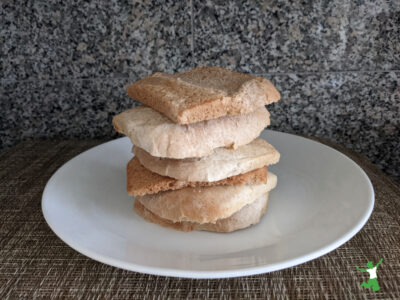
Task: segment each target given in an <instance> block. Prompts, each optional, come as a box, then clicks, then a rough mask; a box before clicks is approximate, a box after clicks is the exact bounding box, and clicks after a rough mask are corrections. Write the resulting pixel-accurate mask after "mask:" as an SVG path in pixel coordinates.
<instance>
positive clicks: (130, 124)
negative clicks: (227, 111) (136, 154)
mask: <svg viewBox="0 0 400 300" xmlns="http://www.w3.org/2000/svg"><path fill="white" fill-rule="evenodd" d="M269 122H270V120H269V112H268V111H267V109H266V108H265V107H261V108H258V109H257V110H256V111H254V112H252V113H249V114H244V115H237V116H225V117H221V118H218V119H214V120H209V121H203V122H198V123H194V124H189V125H178V124H175V123H173V122H172V121H171V120H169V119H168V118H167V117H165V116H163V115H162V114H160V113H159V112H157V111H155V110H153V109H151V108H149V107H143V106H142V107H135V108H133V109H130V110H127V111H124V112H122V113H120V114H119V115H117V116H115V117H114V119H113V125H114V128H115V130H117V131H118V132H120V133H122V134H125V135H127V136H128V137H129V138H130V139H131V141H132V143H133V144H134V145H136V146H138V147H140V148H142V149H144V150H145V151H147V152H148V153H150V154H151V155H152V156H156V157H168V158H175V159H183V158H188V157H203V156H207V155H210V154H212V153H213V152H214V149H216V148H219V147H230V148H234V149H236V148H237V147H239V146H241V145H245V144H248V143H250V142H251V141H252V140H254V139H255V138H257V137H258V136H259V134H260V133H261V131H262V130H263V129H264V128H265V127H266V126H267V125H269Z"/></svg>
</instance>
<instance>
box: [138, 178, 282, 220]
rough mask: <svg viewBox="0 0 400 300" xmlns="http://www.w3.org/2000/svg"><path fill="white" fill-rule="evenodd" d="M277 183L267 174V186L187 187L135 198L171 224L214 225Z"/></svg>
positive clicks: (275, 179)
mask: <svg viewBox="0 0 400 300" xmlns="http://www.w3.org/2000/svg"><path fill="white" fill-rule="evenodd" d="M276 183H277V178H276V175H274V174H272V173H271V172H269V173H268V178H267V183H266V184H258V185H231V186H211V187H196V188H190V187H188V188H183V189H180V190H175V191H167V192H161V193H158V194H153V195H145V196H137V197H135V199H136V200H137V201H139V202H140V203H141V204H142V205H143V206H144V207H145V208H146V209H148V210H149V211H151V212H152V213H154V214H156V215H158V216H160V217H161V218H164V219H167V220H170V221H172V222H182V221H191V222H196V223H200V224H203V223H215V222H216V221H217V220H219V219H224V218H228V217H230V216H231V215H233V214H234V213H235V212H237V211H238V210H240V209H241V208H243V207H244V206H245V205H247V204H249V203H252V202H253V201H254V200H256V199H258V198H259V197H261V196H262V195H264V194H265V193H267V192H269V191H270V190H271V189H273V188H274V187H275V186H276Z"/></svg>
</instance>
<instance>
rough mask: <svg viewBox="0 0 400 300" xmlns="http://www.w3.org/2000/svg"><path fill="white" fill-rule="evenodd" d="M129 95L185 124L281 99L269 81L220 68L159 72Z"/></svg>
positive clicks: (134, 86)
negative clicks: (173, 72) (169, 72)
mask: <svg viewBox="0 0 400 300" xmlns="http://www.w3.org/2000/svg"><path fill="white" fill-rule="evenodd" d="M127 93H128V95H129V96H130V97H131V98H133V99H135V100H137V101H139V102H141V103H143V104H145V105H148V106H150V107H152V108H153V109H155V110H157V111H159V112H161V113H162V114H164V115H166V116H167V117H168V118H170V119H171V120H172V121H173V122H175V123H178V124H181V125H183V124H191V123H195V122H200V121H205V120H211V119H216V118H219V117H222V116H226V115H238V114H247V113H250V112H253V111H255V110H256V109H257V108H259V107H261V106H264V105H267V104H271V103H273V102H276V101H278V100H279V99H280V94H279V92H278V90H277V89H276V88H275V87H274V85H273V84H272V83H271V82H270V81H268V80H267V79H265V78H263V77H256V76H253V75H249V74H243V73H238V72H234V71H231V70H227V69H224V68H220V67H198V68H195V69H193V70H190V71H187V72H182V73H176V74H165V73H155V74H153V75H151V76H149V77H146V78H143V79H141V80H139V81H137V82H135V83H133V84H131V85H129V86H128V87H127Z"/></svg>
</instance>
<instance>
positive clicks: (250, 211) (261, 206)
mask: <svg viewBox="0 0 400 300" xmlns="http://www.w3.org/2000/svg"><path fill="white" fill-rule="evenodd" d="M268 197H269V193H266V194H265V195H263V196H261V197H260V198H258V199H257V200H255V201H254V202H253V203H250V204H247V205H246V206H245V207H243V208H242V209H241V210H239V211H237V212H236V213H234V214H233V215H232V216H230V217H228V218H225V219H219V220H218V221H216V222H215V223H214V224H212V223H204V224H199V223H195V222H189V221H183V222H176V223H174V222H172V221H170V220H167V219H163V218H161V217H159V216H157V215H156V214H154V213H152V212H151V211H150V210H148V209H146V208H145V207H144V206H143V205H142V204H141V203H140V202H139V201H137V200H135V203H134V209H135V211H136V213H137V214H138V215H140V216H141V217H143V218H144V219H145V220H147V221H149V222H152V223H155V224H158V225H161V226H163V227H168V228H172V229H175V230H181V231H185V232H189V231H192V230H203V231H212V232H232V231H236V230H240V229H244V228H247V227H249V226H251V225H254V224H257V223H258V222H259V221H260V219H261V217H262V216H263V215H264V214H265V211H266V209H267V204H268Z"/></svg>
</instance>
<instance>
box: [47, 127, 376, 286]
mask: <svg viewBox="0 0 400 300" xmlns="http://www.w3.org/2000/svg"><path fill="white" fill-rule="evenodd" d="M268 132H272V133H273V134H283V135H288V136H291V137H295V138H300V139H304V140H307V142H311V143H315V144H318V145H319V146H321V145H322V146H323V147H326V148H328V149H330V150H333V151H335V152H336V154H339V155H340V156H341V157H342V158H344V159H346V160H347V161H348V162H350V163H351V164H353V165H354V166H355V167H356V168H357V169H358V171H360V173H361V175H362V176H363V177H364V179H365V180H366V182H367V186H368V188H369V192H370V194H371V197H370V199H369V202H368V204H369V205H368V209H367V211H366V213H365V214H364V215H363V217H362V218H361V219H360V220H359V222H358V223H357V224H356V225H355V226H354V227H353V228H352V229H351V230H350V231H348V232H347V233H346V234H345V235H343V236H341V237H340V238H339V239H336V240H335V241H334V242H332V243H330V244H329V245H327V246H323V247H320V248H318V249H316V250H314V251H312V252H311V253H308V254H304V255H301V256H298V257H296V258H292V259H289V260H285V261H284V262H279V263H275V264H269V265H262V266H255V267H248V268H240V267H239V268H236V269H232V270H217V271H213V270H183V269H173V268H167V267H153V266H146V265H140V264H135V263H131V262H127V261H124V260H121V259H117V258H110V257H108V256H106V255H103V254H98V253H96V252H95V251H93V250H90V249H87V248H86V247H81V246H79V245H78V243H75V242H74V241H73V240H72V239H70V238H68V237H65V236H64V237H63V236H62V235H61V234H60V233H59V232H58V230H57V226H56V225H55V224H53V223H52V222H51V220H50V219H49V217H48V216H46V213H45V210H46V209H45V206H46V201H49V200H46V199H49V197H48V196H47V194H48V193H49V191H48V190H49V186H50V185H51V184H52V182H53V181H54V180H55V177H56V175H57V174H58V173H59V172H61V171H62V169H63V168H65V167H67V165H69V164H70V163H71V162H72V161H73V160H74V159H76V158H78V157H80V156H81V155H84V154H85V153H86V152H89V151H92V150H93V149H96V148H98V147H102V146H104V145H105V144H111V143H118V142H120V141H121V140H123V139H129V138H128V137H120V138H117V139H113V140H110V141H107V142H104V143H101V144H99V145H97V146H94V147H91V148H89V149H87V150H85V151H83V152H81V153H80V154H78V155H76V156H74V157H73V158H71V159H69V160H68V161H67V162H65V163H64V164H63V165H61V166H60V167H59V168H58V169H57V170H56V171H55V172H54V173H53V174H52V175H51V177H50V179H49V180H48V181H47V183H46V186H45V188H44V190H43V194H42V199H41V210H42V215H43V217H44V219H45V221H46V223H47V225H48V226H49V227H50V229H51V230H52V231H53V233H54V234H55V235H56V236H57V237H58V238H59V239H60V240H62V241H63V242H64V243H65V244H67V245H68V246H69V247H71V248H72V249H74V250H75V251H77V252H78V253H80V254H83V255H85V256H86V257H88V258H90V259H93V260H95V261H97V262H100V263H104V264H107V265H111V266H113V267H117V268H120V269H123V270H128V271H133V272H139V273H143V274H151V275H157V276H168V277H180V278H193V279H217V278H234V277H242V276H250V275H258V274H264V273H270V272H274V271H278V270H284V269H287V268H291V267H295V266H298V265H300V264H303V263H306V262H309V261H311V260H314V259H316V258H319V257H321V256H323V255H325V254H328V253H329V252H331V251H333V250H335V249H337V248H339V247H340V246H342V245H343V244H345V243H346V242H348V241H349V240H350V239H352V238H353V237H354V236H355V235H356V234H357V233H358V232H359V231H360V230H361V229H362V228H363V227H364V225H365V224H366V223H367V221H368V219H369V218H370V216H371V214H372V211H373V209H374V206H375V191H374V188H373V185H372V183H371V180H370V179H369V177H368V175H367V174H366V173H365V171H364V170H363V169H362V168H361V167H360V166H359V165H358V164H357V163H356V162H355V161H354V160H352V159H351V158H350V157H348V156H347V155H345V154H343V153H342V152H340V151H338V150H336V149H335V148H333V147H330V146H328V145H325V144H323V143H320V142H317V141H315V140H313V139H310V138H307V137H303V136H300V135H296V134H291V133H286V132H281V131H276V130H270V129H264V130H263V131H262V133H268ZM262 133H261V134H262ZM261 134H260V136H261Z"/></svg>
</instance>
